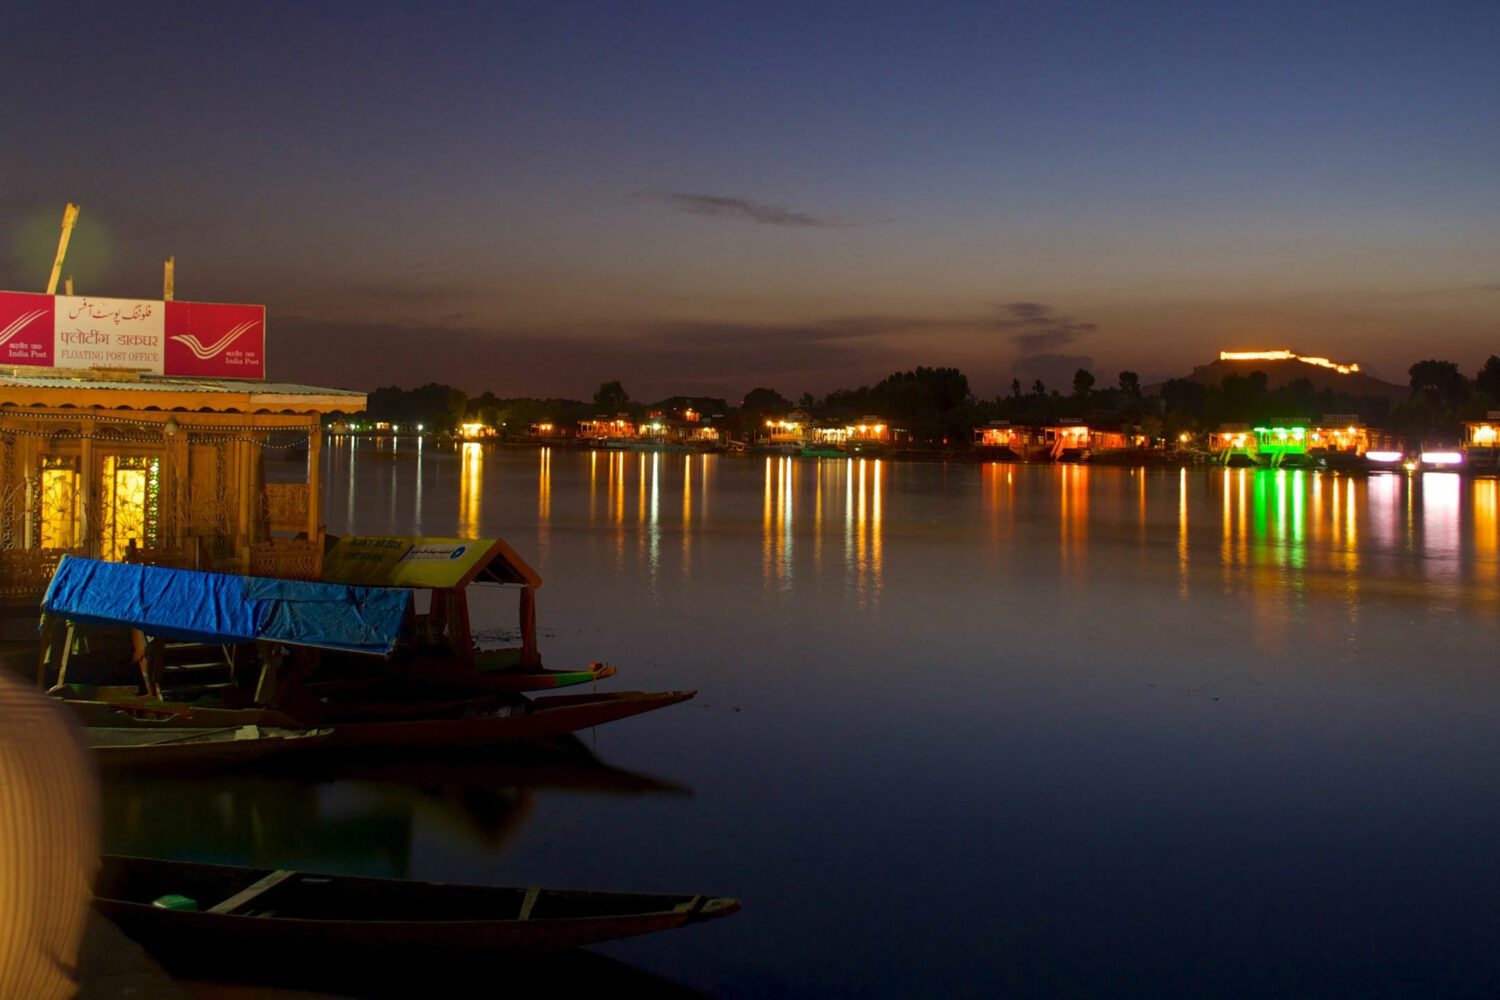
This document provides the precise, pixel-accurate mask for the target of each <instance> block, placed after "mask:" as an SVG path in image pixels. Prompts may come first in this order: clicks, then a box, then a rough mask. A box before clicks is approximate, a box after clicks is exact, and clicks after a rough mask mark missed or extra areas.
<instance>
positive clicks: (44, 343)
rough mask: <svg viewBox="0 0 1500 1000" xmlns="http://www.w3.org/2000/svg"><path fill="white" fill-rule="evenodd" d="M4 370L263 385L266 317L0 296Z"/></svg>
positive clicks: (186, 306) (223, 309)
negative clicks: (110, 372)
mask: <svg viewBox="0 0 1500 1000" xmlns="http://www.w3.org/2000/svg"><path fill="white" fill-rule="evenodd" d="M0 364H5V365H37V366H41V367H53V368H134V369H139V370H142V371H148V372H154V373H157V374H163V375H186V376H195V377H208V378H244V379H263V378H265V377H266V310H265V307H264V306H241V305H220V304H209V303H202V302H153V301H142V300H138V299H106V298H100V297H98V296H89V295H57V296H53V295H34V294H30V293H26V292H0Z"/></svg>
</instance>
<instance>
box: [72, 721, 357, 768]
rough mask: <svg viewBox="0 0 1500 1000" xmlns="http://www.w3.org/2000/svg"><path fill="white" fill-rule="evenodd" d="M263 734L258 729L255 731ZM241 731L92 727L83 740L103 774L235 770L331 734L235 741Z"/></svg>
mask: <svg viewBox="0 0 1500 1000" xmlns="http://www.w3.org/2000/svg"><path fill="white" fill-rule="evenodd" d="M256 728H257V729H258V727H256ZM236 732H237V729H235V728H229V729H223V728H220V729H201V728H188V727H182V726H172V725H144V726H122V727H102V726H90V727H87V728H86V729H85V730H84V736H85V738H86V739H87V740H88V743H89V745H90V747H91V748H92V749H93V751H94V759H95V760H97V761H98V762H99V766H100V768H102V769H104V770H122V769H128V768H133V767H139V768H151V769H163V768H172V769H181V768H190V767H213V768H220V767H232V766H237V765H245V764H252V763H256V762H258V761H262V760H265V759H267V758H272V757H282V756H284V755H286V754H288V753H298V752H305V751H307V750H311V749H313V748H314V747H317V746H319V745H321V744H323V743H326V742H328V740H329V738H330V737H331V736H332V735H333V731H332V730H329V729H305V730H289V729H270V730H259V732H258V733H257V735H254V736H249V737H245V736H241V737H240V738H236V737H235V735H234V734H235V733H236Z"/></svg>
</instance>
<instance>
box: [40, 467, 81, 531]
mask: <svg viewBox="0 0 1500 1000" xmlns="http://www.w3.org/2000/svg"><path fill="white" fill-rule="evenodd" d="M37 486H38V489H37V510H36V517H37V529H38V530H37V540H36V542H35V543H33V544H36V545H39V546H40V547H42V548H44V549H71V548H75V547H76V546H77V545H78V470H77V469H76V468H75V467H74V464H73V460H72V459H58V458H48V459H44V460H43V468H42V473H41V476H40V478H39V480H38V483H37Z"/></svg>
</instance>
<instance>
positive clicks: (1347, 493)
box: [1344, 479, 1359, 574]
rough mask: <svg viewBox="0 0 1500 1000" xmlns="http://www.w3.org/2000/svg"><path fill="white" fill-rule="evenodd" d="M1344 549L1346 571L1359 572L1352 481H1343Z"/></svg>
mask: <svg viewBox="0 0 1500 1000" xmlns="http://www.w3.org/2000/svg"><path fill="white" fill-rule="evenodd" d="M1344 543H1345V544H1344V547H1345V548H1346V549H1347V550H1348V552H1349V563H1348V570H1349V572H1350V573H1351V574H1352V573H1357V572H1359V503H1358V501H1357V498H1356V495H1355V492H1354V480H1353V479H1346V480H1344Z"/></svg>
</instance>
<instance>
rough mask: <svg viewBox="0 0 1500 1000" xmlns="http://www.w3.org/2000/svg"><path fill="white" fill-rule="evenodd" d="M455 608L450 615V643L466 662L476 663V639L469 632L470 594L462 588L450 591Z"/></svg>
mask: <svg viewBox="0 0 1500 1000" xmlns="http://www.w3.org/2000/svg"><path fill="white" fill-rule="evenodd" d="M448 594H449V599H450V600H451V601H452V602H453V610H452V611H451V612H450V613H449V615H448V644H449V645H450V646H452V647H453V651H454V652H455V653H457V654H458V658H459V659H460V660H462V661H463V662H464V663H466V664H469V665H470V666H473V664H474V639H473V636H472V634H471V633H470V632H469V595H468V594H467V593H466V592H465V591H462V590H450V591H448Z"/></svg>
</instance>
